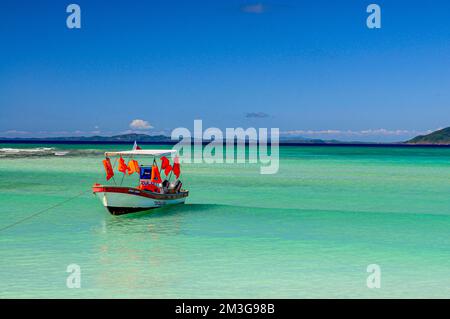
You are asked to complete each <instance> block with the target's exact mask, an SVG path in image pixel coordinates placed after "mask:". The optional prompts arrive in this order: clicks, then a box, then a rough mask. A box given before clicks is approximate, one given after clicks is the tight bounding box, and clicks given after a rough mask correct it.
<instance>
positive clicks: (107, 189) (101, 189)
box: [92, 184, 189, 200]
mask: <svg viewBox="0 0 450 319" xmlns="http://www.w3.org/2000/svg"><path fill="white" fill-rule="evenodd" d="M92 192H93V193H94V194H95V193H121V194H128V195H135V196H142V197H147V198H152V199H162V200H164V199H166V200H167V199H179V198H183V197H187V196H188V195H189V191H186V190H184V191H181V192H180V193H176V194H159V193H153V192H149V191H144V190H141V189H138V188H134V187H122V186H104V185H99V184H95V185H94V186H92Z"/></svg>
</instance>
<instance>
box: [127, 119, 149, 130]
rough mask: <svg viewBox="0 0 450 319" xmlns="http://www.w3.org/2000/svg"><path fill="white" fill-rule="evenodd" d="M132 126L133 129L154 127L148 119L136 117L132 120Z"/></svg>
mask: <svg viewBox="0 0 450 319" xmlns="http://www.w3.org/2000/svg"><path fill="white" fill-rule="evenodd" d="M130 128H132V129H133V130H148V129H151V128H153V126H151V125H150V123H149V122H147V121H144V120H140V119H136V120H133V121H131V123H130Z"/></svg>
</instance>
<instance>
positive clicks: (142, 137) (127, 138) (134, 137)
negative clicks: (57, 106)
mask: <svg viewBox="0 0 450 319" xmlns="http://www.w3.org/2000/svg"><path fill="white" fill-rule="evenodd" d="M0 140H4V141H49V142H52V141H55V142H103V143H105V142H130V143H133V142H134V141H136V142H170V141H171V139H170V137H169V136H165V135H147V134H135V133H131V134H122V135H114V136H70V137H36V138H19V137H15V138H4V137H0Z"/></svg>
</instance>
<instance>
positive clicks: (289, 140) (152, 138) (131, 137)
mask: <svg viewBox="0 0 450 319" xmlns="http://www.w3.org/2000/svg"><path fill="white" fill-rule="evenodd" d="M134 141H136V142H138V143H149V144H157V143H163V144H175V143H177V142H178V141H173V140H172V139H171V138H170V136H165V135H147V134H136V133H131V134H122V135H114V136H70V137H13V138H8V137H0V142H4V143H14V142H18V143H52V142H54V143H58V144H64V143H65V142H67V143H82V144H89V143H100V144H107V143H117V144H127V143H133V142H134ZM209 142H210V140H203V143H209ZM280 143H281V144H283V145H290V144H292V145H293V144H371V143H362V142H342V141H338V140H321V139H310V138H305V137H302V136H291V137H286V136H281V137H280Z"/></svg>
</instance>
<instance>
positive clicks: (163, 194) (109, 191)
mask: <svg viewBox="0 0 450 319" xmlns="http://www.w3.org/2000/svg"><path fill="white" fill-rule="evenodd" d="M174 155H176V151H175V150H142V149H140V148H139V147H137V145H136V143H135V146H134V147H133V150H131V151H121V152H105V160H103V165H104V167H105V171H106V175H107V176H106V179H107V180H110V179H113V181H114V184H115V185H102V184H98V183H96V184H94V186H92V191H93V193H94V194H95V195H96V196H97V197H98V198H99V199H100V201H101V203H102V204H103V206H105V207H106V209H107V210H108V211H109V212H110V213H111V214H113V215H123V214H128V213H134V212H139V211H145V210H149V209H153V208H159V207H162V206H166V205H174V204H182V203H184V202H185V200H186V198H187V197H188V195H189V191H188V190H185V189H182V188H181V187H182V183H181V181H180V180H179V179H178V177H179V175H180V165H179V161H178V157H176V156H175V157H174V161H173V164H172V165H171V164H170V161H169V159H168V158H167V157H169V156H171V157H173V156H174ZM140 156H144V157H149V158H150V159H151V160H153V164H152V165H150V166H145V165H139V164H138V162H137V161H136V160H135V159H134V158H135V157H140ZM111 157H115V158H116V161H115V163H114V165H111V162H110V158H111ZM123 157H129V158H130V160H129V162H128V164H125V161H124V159H123ZM157 160H158V161H159V160H161V167H159V166H158V161H157ZM116 163H118V170H119V172H121V173H123V176H122V177H119V178H121V179H122V182H123V180H124V178H125V176H127V175H132V174H134V173H137V174H139V186H138V187H130V186H122V185H121V184H122V182H121V183H120V185H117V184H116V181H115V179H114V166H115V165H116ZM160 170H161V171H163V172H164V174H165V175H166V178H165V179H164V181H163V180H162V178H161V174H160ZM172 176H174V177H175V180H174V181H172V182H171V181H170V180H171V177H172Z"/></svg>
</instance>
